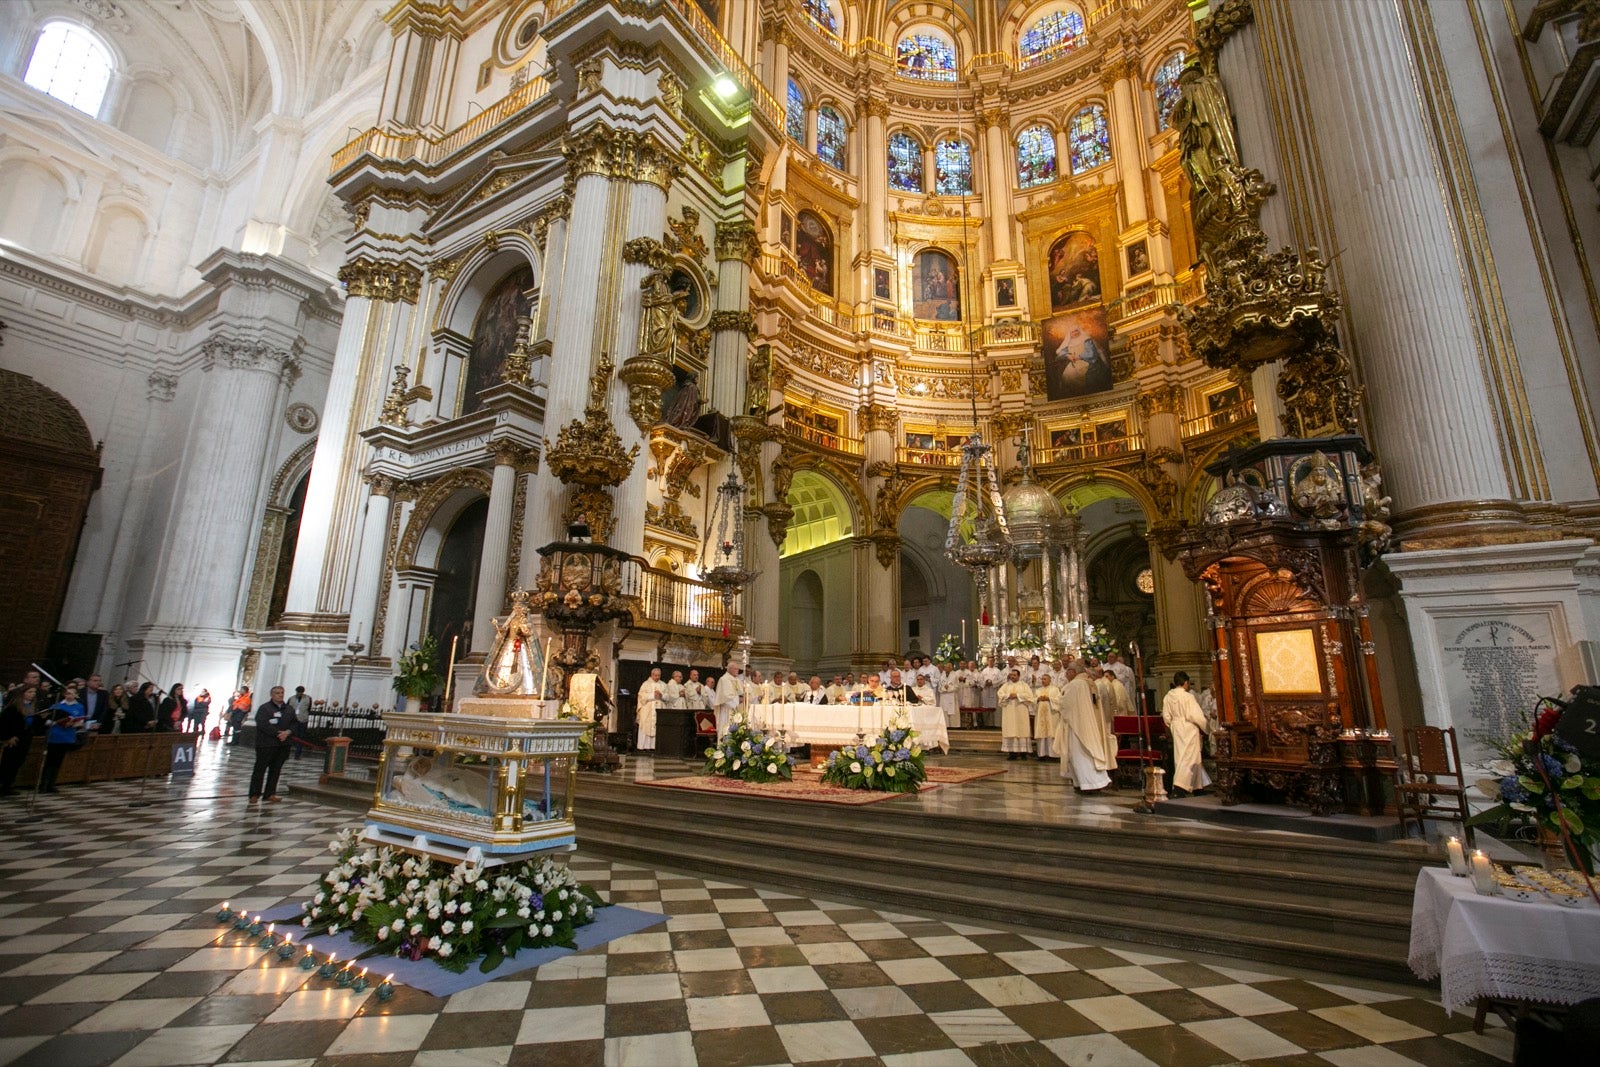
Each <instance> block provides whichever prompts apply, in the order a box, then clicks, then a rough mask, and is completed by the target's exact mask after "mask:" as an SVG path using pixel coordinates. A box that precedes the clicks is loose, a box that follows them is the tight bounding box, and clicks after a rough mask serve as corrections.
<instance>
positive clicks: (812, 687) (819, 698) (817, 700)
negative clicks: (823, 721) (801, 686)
mask: <svg viewBox="0 0 1600 1067" xmlns="http://www.w3.org/2000/svg"><path fill="white" fill-rule="evenodd" d="M797 703H801V704H828V703H831V701H829V699H828V690H827V689H826V688H824V687H823V685H822V678H821V677H820V676H818V675H815V674H813V675H812V676H811V682H810V683H809V684H808V685H807V687H806V691H805V693H804V694H803V695H802V696H800V697H799V699H798V701H797Z"/></svg>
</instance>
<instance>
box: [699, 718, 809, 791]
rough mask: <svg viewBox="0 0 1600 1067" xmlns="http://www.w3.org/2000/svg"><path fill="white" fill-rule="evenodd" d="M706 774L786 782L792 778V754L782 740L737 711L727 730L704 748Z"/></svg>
mask: <svg viewBox="0 0 1600 1067" xmlns="http://www.w3.org/2000/svg"><path fill="white" fill-rule="evenodd" d="M705 773H706V774H710V775H716V776H718V777H723V778H739V779H742V780H743V781H746V782H776V781H789V780H790V779H792V778H793V777H794V757H793V756H791V755H789V749H788V746H786V745H785V744H784V743H783V741H782V739H780V738H778V737H773V736H771V735H769V734H767V733H766V731H764V730H762V729H760V728H759V727H754V726H752V725H751V724H750V720H749V718H748V716H745V715H743V714H736V715H734V716H733V718H732V720H731V721H730V722H729V724H728V732H727V733H725V734H723V735H722V736H721V737H719V738H717V743H716V744H715V745H713V746H712V747H710V748H708V749H706V768H705Z"/></svg>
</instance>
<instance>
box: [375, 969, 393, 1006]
mask: <svg viewBox="0 0 1600 1067" xmlns="http://www.w3.org/2000/svg"><path fill="white" fill-rule="evenodd" d="M377 993H378V999H379V1000H388V999H389V998H390V997H392V996H394V975H392V974H391V975H389V976H388V977H386V978H384V980H383V981H381V982H379V983H378V989H377Z"/></svg>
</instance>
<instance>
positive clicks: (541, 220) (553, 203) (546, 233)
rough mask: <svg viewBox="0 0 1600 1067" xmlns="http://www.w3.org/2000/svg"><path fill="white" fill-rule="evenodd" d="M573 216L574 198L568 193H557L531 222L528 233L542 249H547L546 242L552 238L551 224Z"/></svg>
mask: <svg viewBox="0 0 1600 1067" xmlns="http://www.w3.org/2000/svg"><path fill="white" fill-rule="evenodd" d="M571 214H572V197H570V196H568V195H567V194H566V193H557V194H556V195H555V196H554V197H553V198H552V199H551V200H550V202H549V203H548V204H546V205H545V206H544V207H543V208H541V209H540V210H539V212H538V213H537V214H535V215H534V216H533V218H532V219H531V220H530V221H529V224H528V232H530V233H531V234H533V239H534V241H535V242H536V243H537V244H538V245H539V247H540V248H546V242H547V241H548V240H549V238H550V224H551V223H552V222H554V221H556V220H557V219H564V218H567V217H568V216H570V215H571Z"/></svg>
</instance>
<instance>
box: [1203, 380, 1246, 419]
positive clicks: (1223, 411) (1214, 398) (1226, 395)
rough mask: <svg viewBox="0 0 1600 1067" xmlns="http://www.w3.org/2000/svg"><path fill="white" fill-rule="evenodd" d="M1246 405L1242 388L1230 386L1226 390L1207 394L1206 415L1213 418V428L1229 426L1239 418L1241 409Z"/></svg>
mask: <svg viewBox="0 0 1600 1067" xmlns="http://www.w3.org/2000/svg"><path fill="white" fill-rule="evenodd" d="M1243 404H1244V390H1243V388H1241V387H1240V386H1237V385H1230V386H1228V388H1226V389H1218V390H1217V391H1216V392H1214V393H1207V394H1206V414H1207V415H1210V416H1211V425H1212V427H1213V428H1215V427H1218V426H1227V425H1228V424H1230V423H1232V422H1233V421H1234V420H1235V419H1237V418H1239V415H1240V412H1239V408H1240V407H1241V406H1242V405H1243Z"/></svg>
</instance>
